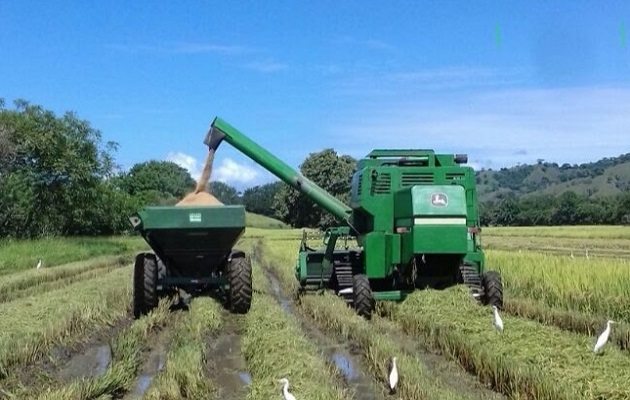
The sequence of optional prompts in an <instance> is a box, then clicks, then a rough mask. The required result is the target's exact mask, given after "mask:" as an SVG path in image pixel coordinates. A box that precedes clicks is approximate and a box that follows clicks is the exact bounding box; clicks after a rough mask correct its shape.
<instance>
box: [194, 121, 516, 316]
mask: <svg viewBox="0 0 630 400" xmlns="http://www.w3.org/2000/svg"><path fill="white" fill-rule="evenodd" d="M223 140H226V141H227V142H228V143H230V144H231V145H232V146H234V147H235V148H236V149H238V150H239V151H241V152H242V153H244V154H245V155H247V156H248V157H249V158H251V159H252V160H253V161H255V162H256V163H258V164H260V165H261V166H262V167H264V168H265V169H267V170H268V171H269V172H271V173H272V174H274V175H276V176H277V177H278V178H280V179H281V180H282V181H284V182H285V183H287V184H288V185H290V186H291V187H293V188H294V189H296V190H298V191H300V192H302V193H304V194H305V195H306V196H308V197H309V198H310V199H311V200H312V201H313V202H315V203H316V204H317V205H319V206H320V207H322V208H323V209H325V210H327V211H328V212H329V213H331V214H332V215H334V216H335V217H336V218H337V219H338V220H339V221H340V223H343V226H340V227H335V228H331V229H328V230H327V231H326V232H325V236H324V244H325V247H323V248H321V249H313V248H311V247H309V246H308V245H307V242H306V237H304V238H303V240H302V244H301V246H300V249H299V254H298V257H297V265H296V271H295V273H296V278H297V280H298V281H299V283H300V285H301V287H302V289H303V290H318V289H322V288H325V289H331V290H334V291H335V293H337V294H338V295H340V296H342V297H344V298H345V299H346V301H347V302H348V303H351V304H352V305H353V307H354V308H355V310H356V312H357V313H358V314H359V315H361V316H363V317H365V318H368V319H369V318H370V317H371V315H372V312H373V311H374V308H375V301H377V300H390V301H398V300H403V299H404V298H405V297H406V295H407V294H409V293H411V292H412V291H414V290H415V289H418V288H434V289H444V288H447V287H451V286H454V285H457V284H465V285H467V286H468V287H470V289H471V292H472V296H473V297H474V298H476V299H477V300H478V301H479V302H481V303H482V304H484V305H488V304H491V305H496V306H497V307H499V308H502V306H503V285H502V282H501V277H500V275H499V273H497V272H496V271H486V270H485V268H484V253H483V250H482V248H481V245H480V240H479V239H480V238H479V235H480V233H481V229H480V227H479V215H478V209H477V190H476V185H475V175H474V170H473V169H472V168H471V167H467V166H462V165H461V164H465V163H466V162H467V161H468V157H467V156H466V155H462V154H456V155H453V154H436V153H435V152H434V151H432V150H374V151H372V152H371V153H369V154H368V155H367V157H366V158H364V159H362V160H360V161H359V162H358V165H357V168H356V170H355V172H354V174H353V177H352V193H351V202H350V205H346V204H344V203H343V202H341V201H340V200H338V199H337V198H336V197H334V196H332V195H331V194H330V193H328V192H326V191H325V190H324V189H322V188H321V187H319V186H317V185H316V184H315V183H313V182H312V181H310V180H309V179H307V178H306V177H304V176H303V175H302V174H300V173H299V172H297V171H295V170H294V169H292V168H291V167H289V166H288V165H287V164H285V163H284V162H282V161H281V160H280V159H278V158H277V157H275V156H274V155H272V154H271V153H269V152H268V151H267V150H265V149H264V148H262V147H261V146H259V145H258V144H256V143H255V142H254V141H252V140H251V139H249V138H248V137H247V136H245V135H244V134H243V133H241V132H240V131H238V130H237V129H236V128H234V127H233V126H231V125H230V124H228V123H227V122H225V121H223V120H222V119H220V118H218V117H217V118H215V119H214V121H213V122H212V124H211V127H210V130H209V132H208V134H207V135H206V138H205V140H204V144H206V145H207V146H208V147H209V149H210V150H214V151H216V150H217V148H218V147H219V145H220V144H221V142H222V141H223ZM217 233H220V229H219V230H217ZM347 237H352V238H356V242H357V244H358V247H356V248H350V247H347V246H346V247H345V248H337V241H338V240H339V239H340V238H341V239H344V238H347ZM213 240H217V239H216V238H215V239H213ZM228 242H229V243H230V244H231V243H233V242H232V241H227V240H226V241H225V243H226V244H227V243H228ZM204 243H205V242H204ZM207 243H211V241H208V242H207ZM200 246H201V243H200ZM198 249H199V251H201V249H202V247H198ZM182 261H183V260H182ZM195 268H201V267H191V268H189V269H187V271H191V272H192V271H195Z"/></svg>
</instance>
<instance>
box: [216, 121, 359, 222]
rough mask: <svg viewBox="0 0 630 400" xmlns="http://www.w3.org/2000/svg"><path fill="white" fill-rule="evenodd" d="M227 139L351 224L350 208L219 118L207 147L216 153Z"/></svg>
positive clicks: (341, 219) (321, 205) (286, 181)
mask: <svg viewBox="0 0 630 400" xmlns="http://www.w3.org/2000/svg"><path fill="white" fill-rule="evenodd" d="M223 140H226V141H227V142H228V143H230V144H231V145H232V146H234V147H235V148H237V149H238V150H240V151H241V152H242V153H243V154H245V155H247V156H248V157H249V158H251V159H252V160H254V161H255V162H257V163H258V164H260V165H262V166H263V167H265V168H266V169H267V170H269V171H270V172H271V173H272V174H274V175H276V176H277V177H278V178H280V179H282V180H283V181H284V182H285V183H287V184H288V185H290V186H291V187H293V188H294V189H296V190H299V191H300V192H302V193H304V194H306V195H307V196H308V197H309V198H310V199H312V200H313V201H314V202H315V203H316V204H318V205H319V206H320V207H322V208H323V209H325V210H327V211H328V212H330V213H331V214H332V215H334V216H336V217H337V218H338V219H339V220H340V221H346V222H347V221H348V220H349V217H350V214H351V213H352V209H351V208H350V207H348V206H347V205H346V204H344V203H343V202H342V201H340V200H338V199H337V198H336V197H335V196H332V195H331V194H329V193H328V192H326V191H325V190H324V189H322V188H321V187H319V186H318V185H316V184H315V183H313V182H312V181H311V180H309V179H308V178H306V177H305V176H304V175H302V174H301V173H299V172H297V171H295V170H294V169H293V168H291V167H290V166H288V165H287V164H286V163H284V162H283V161H282V160H280V159H279V158H277V157H276V156H274V155H273V154H271V153H270V152H268V151H267V150H265V149H264V148H262V147H261V146H259V145H258V144H257V143H255V142H254V141H252V140H251V139H249V138H248V137H247V136H245V135H244V134H243V133H241V132H240V131H238V130H237V129H236V128H234V127H233V126H231V125H230V124H228V123H227V122H225V121H223V120H222V119H220V118H219V117H217V118H215V119H214V121H213V122H212V125H211V127H210V131H209V132H208V134H207V135H206V139H205V140H204V144H206V145H207V146H208V147H209V148H210V149H213V150H216V149H217V148H218V147H219V145H220V144H221V141H223Z"/></svg>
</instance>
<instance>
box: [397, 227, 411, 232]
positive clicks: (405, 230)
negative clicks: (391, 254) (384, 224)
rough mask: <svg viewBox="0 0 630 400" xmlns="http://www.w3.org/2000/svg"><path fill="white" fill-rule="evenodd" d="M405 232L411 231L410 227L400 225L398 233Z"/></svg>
mask: <svg viewBox="0 0 630 400" xmlns="http://www.w3.org/2000/svg"><path fill="white" fill-rule="evenodd" d="M405 232H409V228H407V227H404V226H399V227H398V228H396V233H405Z"/></svg>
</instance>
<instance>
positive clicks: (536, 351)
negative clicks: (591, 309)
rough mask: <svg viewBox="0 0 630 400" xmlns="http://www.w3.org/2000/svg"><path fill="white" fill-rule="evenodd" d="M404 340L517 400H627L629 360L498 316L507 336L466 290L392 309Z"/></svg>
mask: <svg viewBox="0 0 630 400" xmlns="http://www.w3.org/2000/svg"><path fill="white" fill-rule="evenodd" d="M391 310H392V314H391V318H392V319H393V320H395V321H397V322H399V323H400V324H401V326H402V327H403V328H404V330H405V331H406V332H407V333H409V334H415V335H419V336H420V337H422V339H421V340H426V341H427V342H428V343H430V344H431V345H432V346H435V347H436V348H439V349H440V350H442V351H443V352H444V353H446V354H450V355H452V356H453V357H455V358H457V359H458V360H459V361H460V363H461V364H462V365H463V366H464V367H466V368H468V369H469V370H471V371H473V372H474V373H475V374H476V375H477V376H478V377H479V379H480V380H482V381H483V382H487V383H489V384H492V385H493V386H494V387H495V388H496V389H497V390H499V391H501V392H503V393H506V394H509V395H512V396H515V395H518V396H520V397H522V398H535V399H549V400H551V399H573V400H576V399H604V398H605V399H607V400H621V399H628V398H630V386H629V385H628V382H630V357H628V356H627V353H625V352H624V351H622V350H619V349H618V348H617V347H615V346H607V347H606V349H605V353H604V354H602V355H595V354H593V352H592V347H593V345H594V338H593V337H588V336H584V335H578V334H575V333H571V332H567V331H564V330H561V329H558V328H555V327H548V326H545V325H542V324H539V323H537V322H534V321H530V320H527V319H522V318H517V317H512V316H509V315H503V320H504V324H505V331H504V332H503V333H502V334H499V333H497V332H496V331H495V329H494V327H493V326H492V313H491V311H490V309H489V308H488V307H481V306H479V305H478V304H477V303H476V302H475V301H473V300H472V298H471V296H470V294H469V292H468V290H467V289H465V288H462V287H455V288H451V289H447V290H444V291H434V290H423V291H417V292H415V293H413V294H412V295H410V296H409V297H408V298H407V299H406V301H404V302H403V303H401V304H399V305H397V306H395V307H391Z"/></svg>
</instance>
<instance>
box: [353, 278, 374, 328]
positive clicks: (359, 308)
mask: <svg viewBox="0 0 630 400" xmlns="http://www.w3.org/2000/svg"><path fill="white" fill-rule="evenodd" d="M352 302H353V304H354V309H355V310H356V312H357V314H359V315H360V316H362V317H363V318H365V319H371V318H372V311H374V294H372V289H371V288H370V281H369V280H368V278H367V276H366V275H364V274H356V275H354V276H353V277H352Z"/></svg>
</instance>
